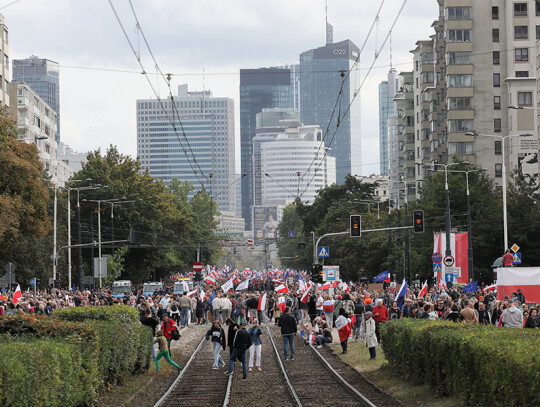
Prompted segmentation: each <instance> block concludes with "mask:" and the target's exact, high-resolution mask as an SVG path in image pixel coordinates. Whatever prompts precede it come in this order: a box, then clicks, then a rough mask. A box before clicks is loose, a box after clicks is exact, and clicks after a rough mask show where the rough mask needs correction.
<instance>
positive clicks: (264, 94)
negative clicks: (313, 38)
mask: <svg viewBox="0 0 540 407" xmlns="http://www.w3.org/2000/svg"><path fill="white" fill-rule="evenodd" d="M291 77H292V74H291V69H288V68H259V69H241V70H240V148H241V168H242V174H247V175H246V176H245V177H243V178H242V217H243V218H244V219H245V222H246V230H251V228H252V223H251V208H252V206H253V202H254V193H253V165H252V157H253V143H252V139H253V137H255V134H256V115H257V113H260V112H261V111H262V110H263V109H264V108H273V107H279V108H292V107H294V106H293V99H294V98H293V95H294V93H293V88H294V84H293V83H292V82H291Z"/></svg>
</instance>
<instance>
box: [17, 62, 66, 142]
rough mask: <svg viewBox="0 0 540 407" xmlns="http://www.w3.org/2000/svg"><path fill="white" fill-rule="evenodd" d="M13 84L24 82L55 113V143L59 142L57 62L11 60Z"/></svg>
mask: <svg viewBox="0 0 540 407" xmlns="http://www.w3.org/2000/svg"><path fill="white" fill-rule="evenodd" d="M12 81H13V82H24V83H26V84H27V85H28V86H30V87H31V88H32V89H33V90H34V92H36V93H37V94H38V95H39V97H40V98H42V99H43V101H44V102H45V103H47V104H48V105H49V106H50V107H51V108H53V109H54V111H55V112H56V117H57V119H56V128H57V132H56V141H57V142H59V141H60V68H59V66H58V62H54V61H51V60H48V59H43V58H38V57H37V56H35V55H32V56H30V58H26V59H14V60H13V78H12Z"/></svg>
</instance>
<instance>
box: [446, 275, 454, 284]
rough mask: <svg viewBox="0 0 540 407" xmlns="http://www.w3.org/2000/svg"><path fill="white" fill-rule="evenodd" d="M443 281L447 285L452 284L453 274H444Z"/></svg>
mask: <svg viewBox="0 0 540 407" xmlns="http://www.w3.org/2000/svg"><path fill="white" fill-rule="evenodd" d="M444 277H445V280H446V282H447V283H453V282H454V275H453V274H445V275H444Z"/></svg>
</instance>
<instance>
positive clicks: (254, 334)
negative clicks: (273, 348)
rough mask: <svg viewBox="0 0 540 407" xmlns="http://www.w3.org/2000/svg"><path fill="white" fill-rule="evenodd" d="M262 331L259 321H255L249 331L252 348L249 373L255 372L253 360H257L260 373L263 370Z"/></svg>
mask: <svg viewBox="0 0 540 407" xmlns="http://www.w3.org/2000/svg"><path fill="white" fill-rule="evenodd" d="M261 335H262V331H261V328H259V321H257V320H256V319H254V320H253V326H252V327H251V328H250V329H249V336H250V337H251V346H250V347H249V371H250V372H252V371H253V359H255V356H256V361H255V366H256V367H257V370H258V371H259V372H260V371H261V370H262V369H261V350H262V341H261Z"/></svg>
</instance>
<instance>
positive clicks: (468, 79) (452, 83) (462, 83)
mask: <svg viewBox="0 0 540 407" xmlns="http://www.w3.org/2000/svg"><path fill="white" fill-rule="evenodd" d="M472 82H473V81H472V75H470V74H462V75H448V86H449V87H451V88H468V87H471V86H472Z"/></svg>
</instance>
